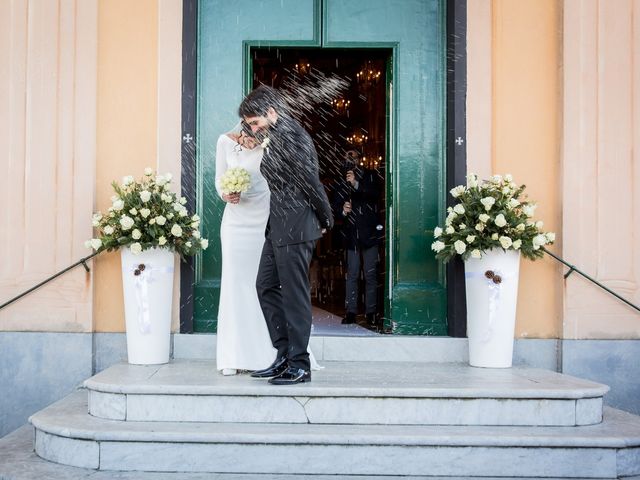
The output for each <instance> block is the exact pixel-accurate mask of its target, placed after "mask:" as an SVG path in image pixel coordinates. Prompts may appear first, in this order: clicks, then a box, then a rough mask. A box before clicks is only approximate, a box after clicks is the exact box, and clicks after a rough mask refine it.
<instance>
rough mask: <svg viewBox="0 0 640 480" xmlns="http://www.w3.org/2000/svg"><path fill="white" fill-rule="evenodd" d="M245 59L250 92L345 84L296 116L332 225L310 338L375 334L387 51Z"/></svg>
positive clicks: (383, 222) (305, 51)
mask: <svg viewBox="0 0 640 480" xmlns="http://www.w3.org/2000/svg"><path fill="white" fill-rule="evenodd" d="M249 56H250V68H251V75H252V77H251V78H252V88H255V87H257V86H258V85H260V84H265V85H269V86H272V87H274V88H278V89H282V90H285V91H286V90H287V89H295V88H297V87H300V86H303V87H304V86H305V84H306V83H307V82H312V81H313V80H316V81H317V79H318V78H319V77H320V78H339V79H341V80H342V81H343V83H342V87H343V88H341V89H340V93H339V94H336V95H335V96H334V97H333V98H331V99H323V101H321V102H318V103H317V104H316V103H314V105H313V108H306V109H305V110H304V113H303V114H302V115H299V119H300V121H301V123H302V124H303V126H304V127H305V128H306V129H307V131H308V132H309V133H310V134H311V136H312V138H313V140H314V143H315V146H316V150H317V153H318V161H319V165H320V177H321V180H322V182H323V184H324V185H325V188H326V190H327V195H328V197H329V200H330V202H331V204H332V208H333V212H334V216H335V219H336V225H335V228H334V229H333V230H332V231H331V232H330V233H329V234H327V235H325V236H324V237H323V238H322V239H321V240H320V241H318V244H317V246H316V251H315V254H314V258H313V260H312V263H311V269H310V277H311V278H310V280H311V297H312V303H313V307H314V309H313V314H314V318H313V324H314V333H316V334H326V335H331V334H334V335H344V334H347V335H368V334H371V333H372V332H375V333H380V332H382V331H383V324H384V317H385V314H386V313H387V312H388V304H387V303H388V302H387V296H386V289H385V286H386V247H387V245H386V241H385V238H386V231H387V200H388V198H389V187H388V178H387V165H388V162H387V159H388V155H389V135H388V123H389V122H388V112H389V102H388V98H389V85H390V81H391V78H390V72H391V68H390V62H391V50H389V49H371V48H369V49H355V48H349V49H320V48H293V47H287V48H274V47H271V48H265V47H252V48H251V49H250V51H249ZM301 90H304V88H302V89H301ZM292 94H293V96H295V95H296V93H295V92H292ZM307 100H308V99H307ZM348 172H352V174H349V173H348Z"/></svg>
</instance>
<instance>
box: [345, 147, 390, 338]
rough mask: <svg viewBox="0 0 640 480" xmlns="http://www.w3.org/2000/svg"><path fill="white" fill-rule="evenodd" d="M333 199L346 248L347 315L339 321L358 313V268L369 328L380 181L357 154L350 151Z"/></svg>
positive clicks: (373, 323)
mask: <svg viewBox="0 0 640 480" xmlns="http://www.w3.org/2000/svg"><path fill="white" fill-rule="evenodd" d="M343 174H344V178H343V179H341V181H340V182H339V183H338V185H337V187H336V193H335V197H334V200H333V206H334V210H335V212H336V213H335V215H336V217H338V218H342V226H341V231H340V233H341V234H342V235H341V236H342V240H343V243H344V248H345V250H346V251H347V282H346V298H345V306H346V310H347V313H346V316H345V317H344V319H343V321H342V323H355V320H356V315H357V314H358V278H359V276H360V268H362V270H363V272H364V281H365V314H366V317H367V323H368V324H369V326H371V327H376V328H377V327H379V325H378V323H379V321H378V318H377V314H376V311H377V267H378V244H379V241H380V238H381V236H382V226H381V225H380V221H379V220H380V219H379V215H378V196H379V192H380V181H379V178H378V173H377V172H376V171H375V170H371V169H365V168H363V167H361V166H360V154H359V153H358V152H357V151H356V150H349V151H348V152H347V157H346V160H345V164H344V167H343Z"/></svg>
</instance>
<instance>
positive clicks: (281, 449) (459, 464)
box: [30, 391, 640, 478]
mask: <svg viewBox="0 0 640 480" xmlns="http://www.w3.org/2000/svg"><path fill="white" fill-rule="evenodd" d="M30 422H31V423H32V424H33V426H34V427H35V432H36V433H35V451H36V453H37V454H38V455H39V456H40V457H42V458H44V459H47V460H49V461H52V462H56V463H61V464H65V465H72V466H77V467H81V468H93V469H98V470H123V471H157V472H210V473H247V474H254V473H255V474H257V473H263V474H289V475H314V474H324V475H331V474H332V475H369V476H374V475H407V476H459V477H491V476H502V477H513V478H518V477H540V478H564V477H566V478H618V477H622V476H631V475H640V417H637V416H634V415H631V414H629V413H626V412H622V411H619V410H613V409H610V408H607V409H605V415H604V419H603V422H602V423H600V424H598V425H589V426H581V427H574V428H566V427H535V428H533V427H504V426H502V427H501V426H466V427H461V426H415V425H413V426H407V425H405V426H398V425H313V424H302V425H300V424H265V423H262V424H253V423H243V424H240V423H204V422H200V423H195V422H123V421H114V420H105V419H100V418H96V417H93V416H91V415H89V414H87V401H86V392H84V391H78V392H75V393H74V394H72V395H70V396H68V397H66V398H65V399H63V400H61V401H59V402H57V403H55V404H53V405H51V406H50V407H48V408H46V409H44V410H42V411H40V412H38V413H37V414H35V415H33V416H32V417H31V419H30Z"/></svg>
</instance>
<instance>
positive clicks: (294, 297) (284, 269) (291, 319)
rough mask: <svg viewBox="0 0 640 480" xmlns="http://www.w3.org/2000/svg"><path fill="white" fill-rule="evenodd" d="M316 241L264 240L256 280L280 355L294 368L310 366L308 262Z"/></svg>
mask: <svg viewBox="0 0 640 480" xmlns="http://www.w3.org/2000/svg"><path fill="white" fill-rule="evenodd" d="M315 243H316V242H315V240H312V241H308V242H301V243H295V244H293V245H283V246H276V245H274V244H273V243H272V242H271V240H270V239H269V238H266V239H265V242H264V247H263V249H262V256H261V258H260V266H259V268H258V277H257V279H256V289H257V291H258V300H259V301H260V306H261V307H262V312H263V313H264V318H265V321H266V322H267V328H268V330H269V335H270V336H271V343H272V344H273V347H274V348H275V349H277V350H278V358H279V357H282V356H286V357H287V359H288V360H289V365H290V366H291V367H294V368H303V369H305V370H309V369H310V363H309V353H308V351H307V347H308V345H309V336H310V335H311V293H310V288H309V264H310V263H311V257H312V256H313V249H314V247H315Z"/></svg>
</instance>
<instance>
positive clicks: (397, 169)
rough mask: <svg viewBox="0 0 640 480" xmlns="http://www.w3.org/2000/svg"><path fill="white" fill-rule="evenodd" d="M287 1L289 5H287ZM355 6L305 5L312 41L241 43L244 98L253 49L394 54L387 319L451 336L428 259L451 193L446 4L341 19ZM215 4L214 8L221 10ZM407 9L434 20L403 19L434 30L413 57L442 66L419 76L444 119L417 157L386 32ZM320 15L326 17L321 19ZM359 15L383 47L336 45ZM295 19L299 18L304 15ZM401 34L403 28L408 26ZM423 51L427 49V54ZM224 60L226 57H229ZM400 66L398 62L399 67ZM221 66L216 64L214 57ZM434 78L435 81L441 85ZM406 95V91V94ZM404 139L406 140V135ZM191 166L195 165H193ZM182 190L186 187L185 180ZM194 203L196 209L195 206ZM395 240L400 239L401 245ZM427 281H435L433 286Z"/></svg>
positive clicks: (337, 1) (377, 2)
mask: <svg viewBox="0 0 640 480" xmlns="http://www.w3.org/2000/svg"><path fill="white" fill-rule="evenodd" d="M184 1H185V7H184V8H185V12H186V11H187V5H191V6H193V5H194V4H195V5H196V7H197V6H198V2H196V1H194V0H184ZM283 1H284V2H287V0H283ZM358 1H359V0H324V1H321V0H310V3H307V2H304V5H307V6H305V7H304V9H307V10H306V11H313V12H314V13H313V17H314V18H313V26H312V30H313V32H312V35H310V36H309V37H307V39H306V40H295V39H289V40H284V41H279V40H276V39H273V40H263V41H258V40H251V41H244V42H243V43H242V49H241V51H242V57H243V58H242V70H243V75H242V78H243V85H242V91H243V93H246V92H247V91H248V89H249V88H250V83H251V80H252V79H251V75H249V74H248V72H249V71H250V56H249V54H248V53H249V52H250V49H251V48H252V47H278V46H282V47H285V46H286V47H296V46H298V47H301V48H309V47H319V48H320V47H322V48H388V49H391V50H392V52H393V60H392V62H391V67H390V69H391V73H392V75H391V78H392V79H393V83H392V84H391V85H390V90H391V91H392V95H391V96H390V98H389V102H387V103H388V107H389V108H390V110H389V126H388V128H387V133H388V135H390V139H389V141H388V142H387V148H388V155H387V159H388V170H387V172H386V173H387V175H386V176H387V182H388V188H387V192H389V195H390V198H388V199H387V205H388V214H387V215H388V220H387V223H388V225H387V226H388V230H387V231H388V237H393V238H391V241H388V242H387V248H388V254H387V262H388V265H387V275H388V280H389V281H388V282H387V285H386V287H387V293H391V296H392V297H393V300H394V302H393V308H392V309H391V312H390V315H387V317H391V318H392V319H393V323H394V327H395V332H397V333H404V334H418V335H424V334H430V335H446V334H447V324H446V315H447V300H446V297H447V293H446V284H445V269H444V268H443V267H442V266H441V265H440V264H438V263H437V262H435V260H434V259H433V256H432V255H431V252H429V244H430V236H431V232H432V229H433V227H434V226H435V225H436V224H437V223H439V220H440V218H441V217H443V213H444V211H445V194H446V191H447V190H448V188H449V185H447V183H448V182H447V180H446V173H447V171H446V164H445V158H446V155H447V153H448V152H447V151H446V147H445V134H444V124H445V122H444V118H445V112H446V109H445V89H444V85H445V83H446V81H445V79H446V78H447V73H446V72H447V70H446V69H445V64H446V56H445V10H446V9H445V2H444V0H434V1H432V2H423V1H415V2H411V1H410V0H369V1H367V2H366V3H367V8H366V10H365V9H362V8H357V9H356V10H354V12H355V13H354V12H351V14H344V12H345V11H346V12H347V13H349V9H354V8H355V7H358V6H359V4H358ZM362 1H364V0H362ZM460 1H462V2H464V0H456V2H457V3H460ZM215 3H216V4H217V2H215ZM264 3H265V4H269V5H272V6H273V5H276V3H273V4H271V3H270V2H264ZM278 4H279V5H282V2H278ZM300 4H301V3H299V2H289V3H288V4H287V5H288V7H289V8H290V9H291V8H292V9H294V10H296V9H298V10H299V8H298V6H299V5H300ZM408 4H410V5H412V6H413V7H412V8H414V9H415V11H417V12H419V13H420V15H422V14H425V15H428V18H429V20H428V22H427V23H425V20H424V19H426V18H427V17H424V19H422V17H421V16H420V15H414V16H413V17H412V16H410V15H408V16H406V17H405V20H409V21H413V22H414V23H412V25H413V27H411V28H416V26H418V25H423V26H426V25H428V26H429V28H431V27H430V26H431V25H432V24H433V25H436V26H435V27H434V28H435V30H434V31H433V32H431V37H428V38H429V41H428V42H426V41H425V39H426V38H427V37H425V39H422V40H421V42H422V43H420V44H419V45H420V47H416V45H414V46H413V47H412V48H414V51H416V52H418V53H419V54H420V58H422V55H423V54H424V56H427V55H429V58H431V59H432V60H427V61H430V62H433V61H434V60H433V59H436V58H437V60H436V62H437V63H433V65H436V64H437V68H436V69H437V70H438V72H437V74H433V73H432V72H430V71H426V70H424V68H423V69H422V70H417V71H416V74H421V75H422V80H424V79H425V78H426V77H425V75H426V76H427V77H428V76H429V75H432V76H431V77H429V79H428V81H429V82H431V83H429V84H428V85H429V87H435V89H434V90H435V91H436V93H434V92H431V93H430V94H431V95H433V96H432V98H431V100H430V103H429V106H430V107H429V108H433V109H434V110H437V112H438V113H437V115H439V117H437V118H439V120H438V119H437V118H436V117H433V118H429V119H424V120H426V121H427V122H426V123H429V125H428V128H431V129H432V131H433V132H434V135H435V136H432V137H430V140H429V141H428V142H427V143H425V144H424V146H423V148H422V147H421V148H420V149H418V150H416V149H415V148H414V146H410V147H407V144H406V140H405V141H402V143H401V145H402V148H399V147H400V145H399V143H398V142H399V141H401V140H400V139H399V137H400V135H398V132H399V128H400V124H399V123H398V122H399V118H400V116H399V114H398V109H399V108H401V109H402V113H403V115H404V119H403V120H402V122H403V129H404V130H403V132H406V128H407V126H409V128H411V123H410V122H408V119H407V115H408V114H407V113H406V110H405V109H404V108H403V107H402V106H401V105H400V103H401V101H400V100H399V99H400V98H401V96H400V92H402V90H401V89H403V88H404V87H403V86H402V82H400V83H398V82H397V79H399V78H400V76H399V75H398V69H399V68H402V69H403V70H402V72H403V74H406V73H407V68H408V67H410V66H411V65H409V64H407V63H406V57H405V60H404V62H405V63H404V64H403V63H402V62H403V60H402V58H400V55H401V53H402V52H404V53H405V54H406V49H407V45H406V44H403V41H398V40H397V39H391V40H390V39H389V38H388V37H389V35H386V34H385V30H384V29H385V28H386V27H387V23H386V22H388V18H387V17H384V12H385V11H386V12H389V11H391V12H396V11H402V8H404V7H405V6H406V5H408ZM211 5H212V4H211V3H207V6H208V8H209V9H211ZM219 5H220V6H222V7H224V8H222V10H224V9H225V8H227V7H226V6H225V5H224V2H221V3H220V4H219ZM251 5H253V4H251ZM260 5H261V6H260V8H266V7H265V6H264V5H263V4H262V3H261V4H260ZM448 7H449V3H447V8H448ZM274 8H275V7H274ZM301 8H302V7H301ZM217 9H218V7H216V14H219V15H218V16H219V17H220V18H222V17H224V16H225V14H224V13H223V12H222V11H220V12H218V10H217ZM332 9H333V10H332ZM390 9H391V10H390ZM336 11H337V12H342V13H341V16H338V14H336ZM319 12H321V14H320V13H319ZM332 12H333V13H332ZM331 14H334V15H336V17H335V18H336V19H337V20H335V23H336V26H335V30H336V31H335V32H334V31H332V30H331V28H332V26H331V25H329V24H330V21H324V20H321V18H325V19H328V18H329V16H330V15H331ZM405 14H406V12H405ZM196 15H197V14H196ZM357 15H360V16H361V19H360V20H362V16H363V15H365V16H366V15H369V17H367V18H368V19H369V20H372V24H377V25H378V29H377V30H375V31H372V30H371V28H373V27H370V31H369V32H368V33H369V34H375V35H377V34H378V32H380V36H379V38H381V39H382V40H385V41H375V38H369V39H365V40H363V41H360V40H361V39H358V38H357V36H355V35H352V37H356V40H357V41H351V40H350V39H340V38H336V32H337V34H338V35H340V34H342V33H343V32H345V31H347V32H349V30H348V29H345V28H344V25H345V23H344V22H345V21H347V22H348V21H350V19H351V17H354V16H357ZM376 15H377V17H376ZM381 15H382V16H381ZM192 18H193V17H192ZM297 18H300V17H299V15H298V17H297ZM416 18H418V21H416ZM420 19H422V20H420ZM185 21H186V20H185ZM340 22H342V24H341V25H340V26H338V23H340ZM376 22H377V23H376ZM429 22H431V23H429ZM405 23H406V22H405ZM365 24H366V22H365ZM278 26H279V28H281V27H283V26H284V24H278ZM402 27H403V28H404V27H405V25H404V23H403V25H402ZM287 28H288V30H286V31H291V29H292V28H293V29H294V30H295V28H294V27H292V26H291V25H287ZM301 28H302V27H301ZM305 28H306V27H305ZM425 28H426V27H425ZM365 30H366V29H365ZM279 31H281V30H279ZM307 31H308V30H307ZM415 31H417V32H419V35H422V34H423V33H424V32H423V31H422V30H421V29H420V28H418V29H417V30H415ZM396 32H399V33H397V35H399V36H402V38H403V39H404V41H409V42H411V41H413V40H412V37H407V36H406V32H405V31H403V30H402V28H396ZM235 33H237V32H235ZM356 33H360V32H356ZM365 33H367V32H365ZM375 35H374V36H375ZM403 35H404V36H403ZM407 39H409V40H407ZM372 40H373V41H372ZM386 40H389V41H386ZM423 46H424V48H422V47H423ZM415 48H419V50H415ZM198 54H199V55H200V51H199V52H198ZM227 54H229V53H228V52H227ZM183 58H184V57H183ZM399 58H400V61H398V59H399ZM220 60H221V62H220V63H222V66H221V67H220V68H224V64H225V62H224V61H222V59H220ZM198 61H201V58H200V56H199V57H198ZM225 61H226V59H225ZM423 61H424V60H423ZM216 63H218V58H217V57H216ZM400 65H402V67H399V66H400ZM416 68H420V66H419V65H418V66H417V67H416ZM433 75H436V76H437V78H436V77H434V76H433ZM412 81H414V84H412V86H413V87H415V86H416V85H417V84H415V80H412ZM420 85H424V88H427V83H426V80H425V81H424V82H423V83H421V84H420ZM199 87H202V85H200V84H199ZM407 90H409V89H408V88H407ZM421 93H422V91H419V92H417V94H418V95H420V94H421ZM199 95H200V94H199ZM233 96H235V95H233ZM436 96H437V101H436V102H435V103H434V99H435V98H436ZM404 98H405V100H404V101H405V103H406V97H404ZM183 105H184V97H183ZM192 113H193V110H192ZM183 119H184V110H183ZM419 120H420V119H419ZM436 124H437V125H438V127H437V128H438V132H437V133H436V132H435V130H433V128H435V127H434V125H436ZM183 125H184V122H183ZM421 127H422V126H421V125H419V126H418V127H417V128H418V129H419V128H421ZM218 130H219V129H218ZM416 131H418V130H416ZM185 133H188V131H186V132H185ZM197 133H198V135H196V137H197V138H198V142H199V146H200V145H201V144H203V137H202V135H201V132H200V130H197ZM403 135H406V134H405V133H403ZM210 136H211V135H210V134H208V137H210ZM425 139H426V137H425ZM183 147H184V145H183ZM407 148H414V150H412V151H408V150H407ZM402 151H404V152H405V153H402ZM183 153H184V148H183ZM407 155H409V156H408V157H407ZM425 155H427V156H425ZM427 158H428V159H429V160H428V164H429V167H428V168H427V164H426V163H424V164H423V163H422V162H423V161H426V159H427ZM400 159H402V161H403V165H400V163H399V162H400ZM187 161H189V160H187ZM190 161H192V162H193V160H190ZM407 162H409V163H407ZM184 164H185V161H184V156H183V165H184ZM408 165H415V166H416V168H417V170H415V169H414V170H412V169H411V168H408ZM195 167H196V168H195V170H196V171H197V174H196V175H199V176H200V178H202V175H203V168H202V166H201V165H195ZM425 169H427V170H425ZM429 169H430V170H429ZM427 171H430V172H431V174H430V176H428V178H427V177H425V172H427ZM208 173H209V174H210V173H211V172H210V171H209V172H208ZM185 177H186V176H185ZM200 185H202V183H200ZM183 187H185V183H184V180H183ZM186 187H187V188H186V189H187V190H189V189H190V188H191V189H193V186H191V187H190V186H189V185H186ZM399 187H402V190H400V189H399ZM425 190H426V193H425ZM412 192H413V193H412ZM187 193H188V192H187ZM197 193H198V194H199V195H200V194H202V189H198V192H197ZM425 195H431V197H430V198H433V199H434V202H435V203H433V204H431V206H430V207H421V203H420V202H421V201H423V200H421V199H424V198H425ZM187 196H188V198H190V197H189V195H187ZM194 200H195V199H194ZM193 203H196V202H195V201H194V202H193ZM396 232H399V236H398V237H397V242H396ZM212 233H213V232H212ZM216 233H217V232H216ZM416 255H417V256H416ZM198 261H199V260H198ZM185 271H186V273H187V274H186V275H185V276H184V279H183V281H182V282H181V284H182V287H183V288H181V292H182V295H185V293H186V292H192V293H196V294H197V289H196V288H195V287H194V286H193V281H191V282H189V280H190V279H192V280H196V281H197V279H198V274H199V273H198V272H200V271H201V265H197V264H196V269H195V271H193V270H191V271H189V270H188V269H187V268H183V270H182V272H185ZM181 278H182V277H181ZM429 278H430V279H432V280H428V279H429ZM190 296H191V295H190ZM196 296H197V295H196ZM387 298H389V295H387ZM182 303H183V305H184V304H185V303H184V302H182ZM185 311H188V309H185ZM181 319H182V315H181ZM423 320H424V321H423ZM431 320H433V321H431ZM188 323H189V320H186V321H185V322H184V323H183V322H181V330H182V331H185V330H186V331H189V330H190V329H189V324H188ZM182 325H186V327H185V328H183V326H182ZM191 329H193V323H191Z"/></svg>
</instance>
